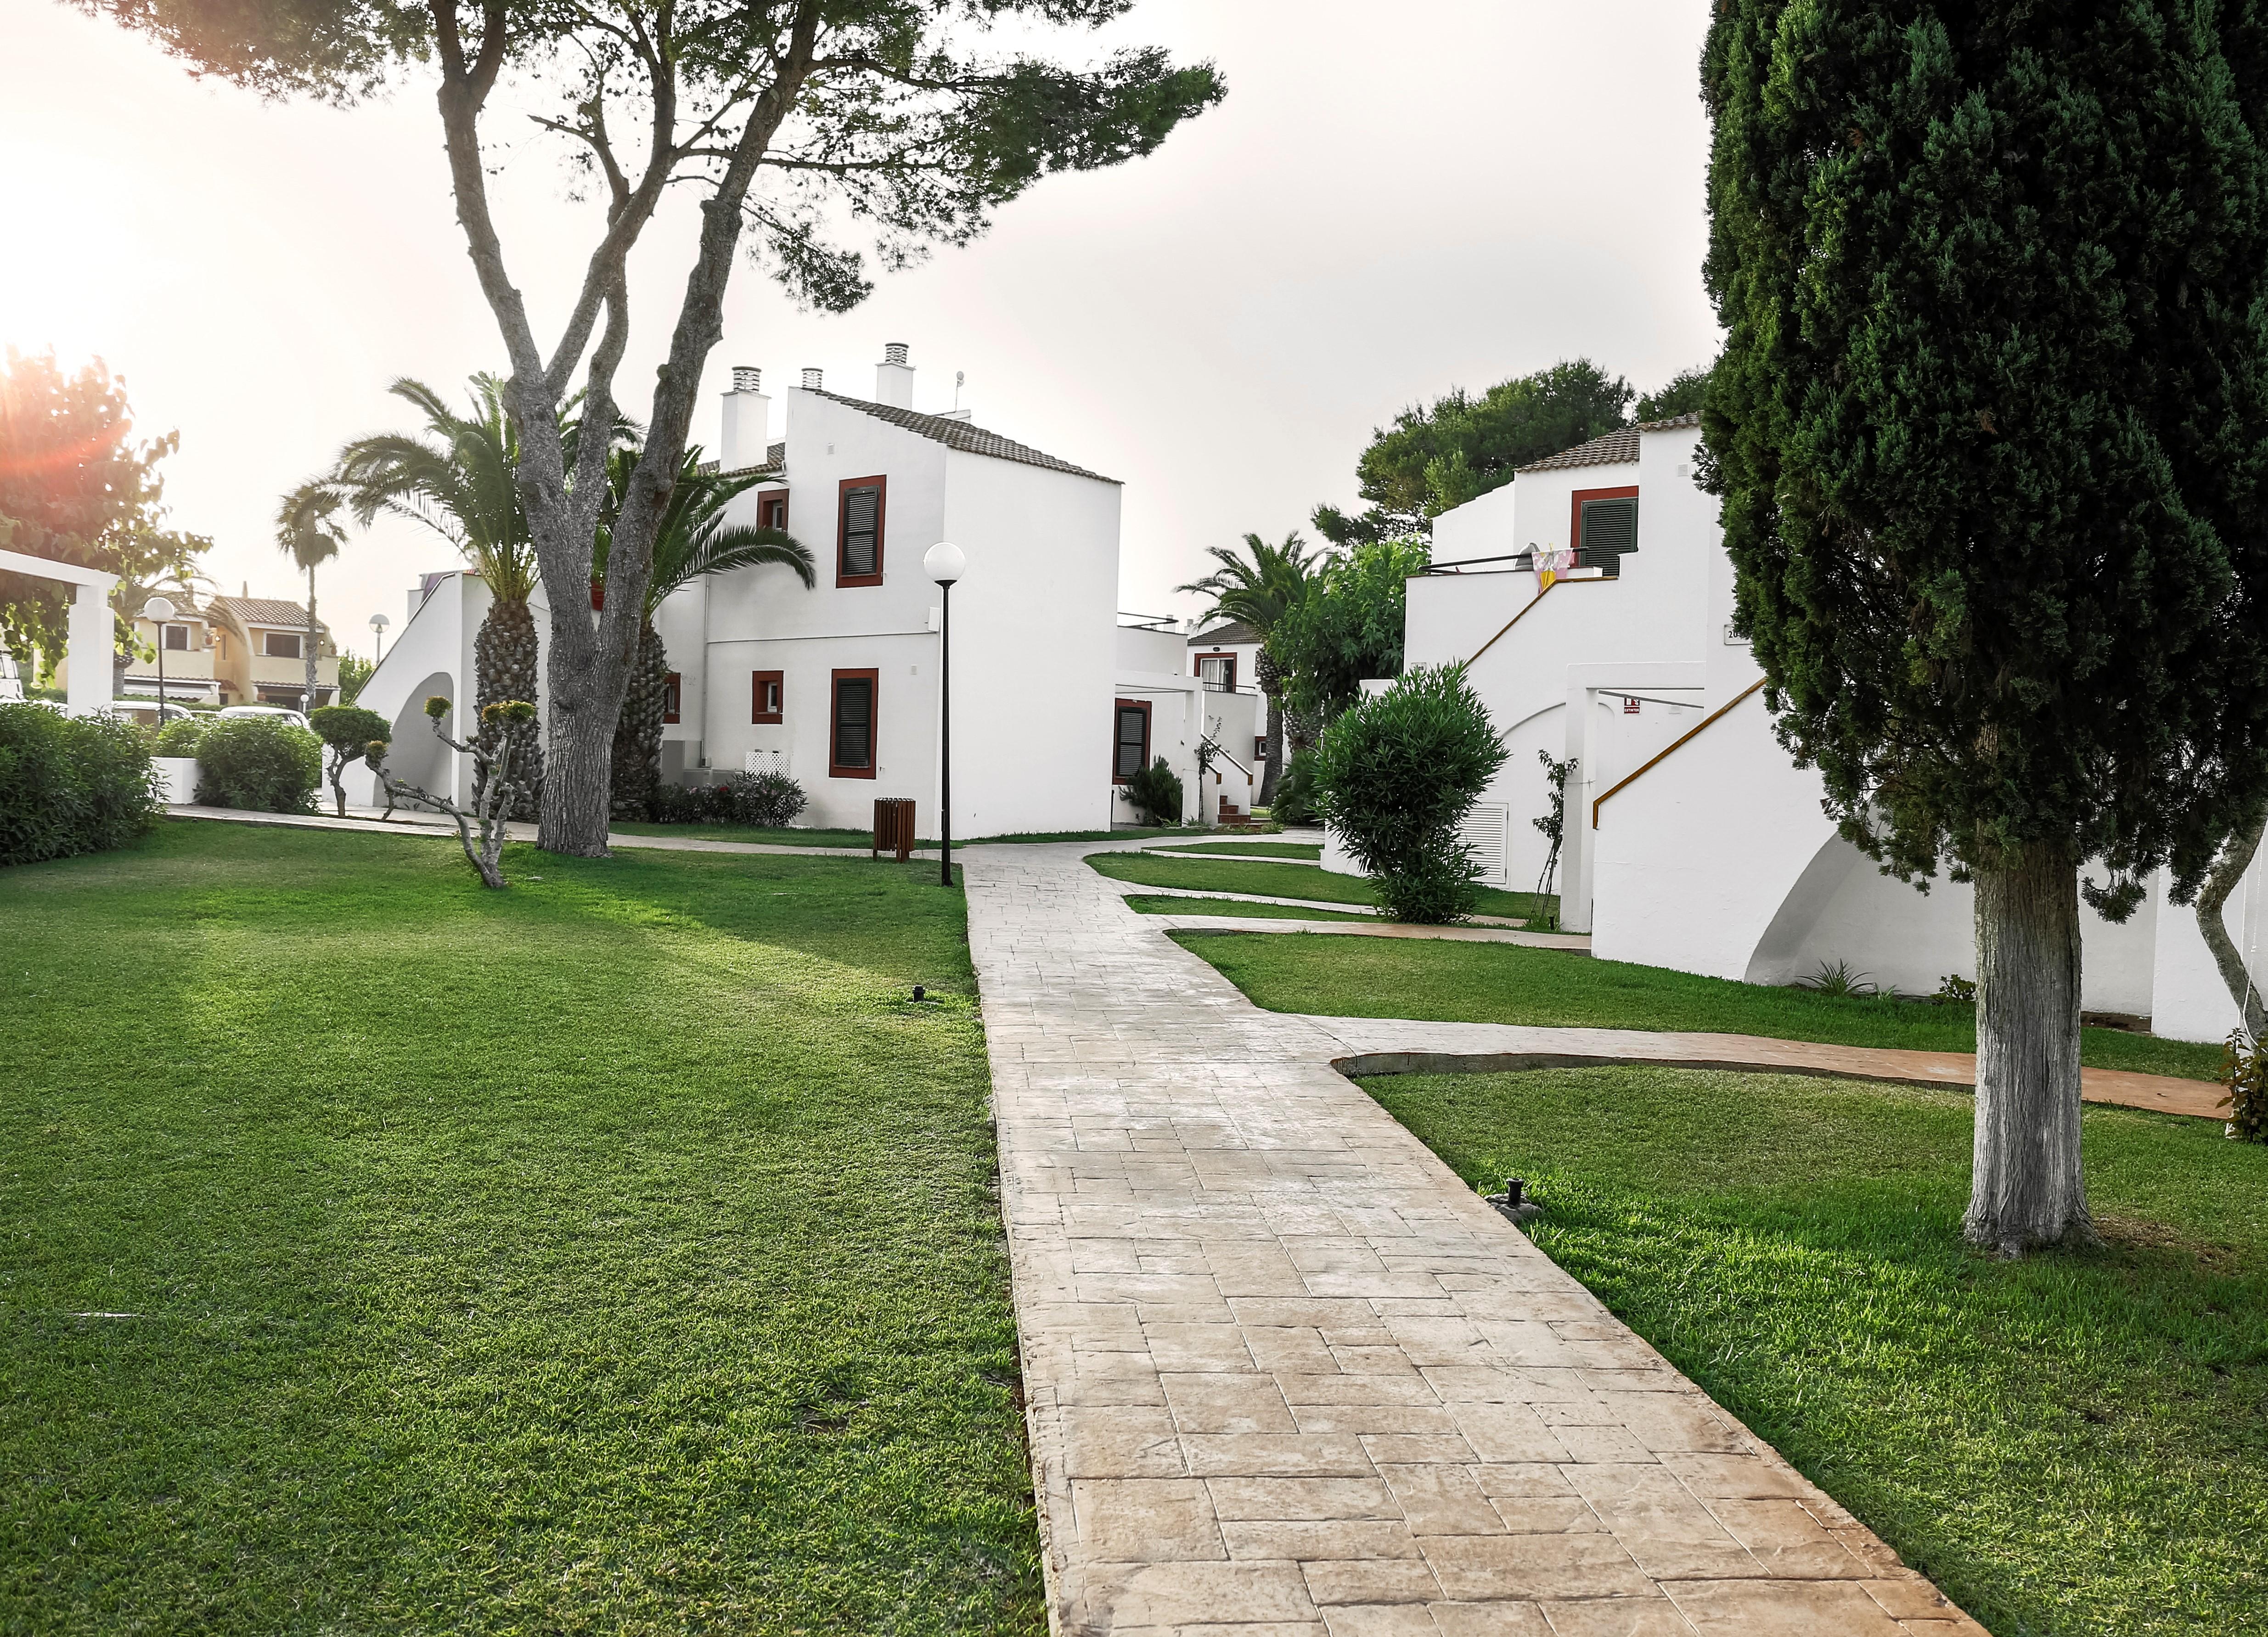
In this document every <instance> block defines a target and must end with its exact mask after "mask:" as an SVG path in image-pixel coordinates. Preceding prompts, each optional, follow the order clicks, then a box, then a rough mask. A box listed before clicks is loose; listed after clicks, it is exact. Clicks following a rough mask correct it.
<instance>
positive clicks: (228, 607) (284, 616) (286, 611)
mask: <svg viewBox="0 0 2268 1637" xmlns="http://www.w3.org/2000/svg"><path fill="white" fill-rule="evenodd" d="M205 610H206V612H208V613H210V614H217V615H219V616H220V617H221V618H223V619H225V620H226V621H227V622H228V623H230V624H232V625H237V626H246V625H273V626H276V627H278V628H279V629H281V630H306V629H307V610H306V608H302V607H301V606H300V605H299V604H298V603H296V602H285V601H282V600H281V599H280V598H276V597H214V598H212V599H210V601H207V602H206V604H205ZM315 629H316V630H318V631H320V632H321V633H322V634H323V635H325V636H328V635H329V634H330V627H329V626H328V625H326V624H324V623H323V622H322V621H320V620H317V621H316V622H315Z"/></svg>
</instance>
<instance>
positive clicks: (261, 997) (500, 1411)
mask: <svg viewBox="0 0 2268 1637" xmlns="http://www.w3.org/2000/svg"><path fill="white" fill-rule="evenodd" d="M506 868H507V870H508V871H509V872H510V873H511V874H512V876H513V878H514V885H513V886H512V888H511V889H510V890H508V891H505V892H502V893H485V892H482V890H481V889H479V887H478V886H477V884H476V882H475V879H474V877H473V875H472V873H471V871H470V870H469V869H468V868H467V866H466V865H465V861H464V859H463V857H462V856H461V854H460V852H459V851H458V849H457V848H456V847H455V846H454V845H453V844H442V843H439V842H437V841H434V840H431V839H430V838H423V837H417V838H410V837H405V838H402V839H399V840H397V839H394V838H393V837H377V836H370V835H359V834H355V835H345V834H326V833H322V832H318V831H302V830H283V829H269V828H260V829H254V828H248V827H247V828H239V827H238V826H234V825H226V824H211V823H203V824H200V823H192V822H173V823H168V824H166V825H165V826H163V827H162V828H161V829H160V830H159V831H158V833H157V834H156V835H155V836H154V837H151V839H150V840H149V841H148V842H147V843H146V844H144V845H143V846H142V847H140V848H139V849H136V850H135V851H132V852H124V853H111V854H107V855H100V856H96V857H92V858H85V859H71V860H68V861H65V862H62V863H57V864H51V865H40V866H28V867H24V868H19V869H13V870H8V871H4V872H0V925H5V926H6V927H7V929H8V932H9V934H10V935H9V938H8V940H7V948H8V957H7V958H6V960H5V962H4V970H0V1006H4V1008H5V1014H6V1017H7V1019H8V1022H7V1026H6V1040H7V1053H6V1055H7V1062H8V1072H7V1074H6V1077H5V1080H4V1086H5V1092H4V1096H0V1309H4V1324H5V1329H4V1332H0V1383H4V1391H0V1518H4V1520H5V1523H6V1528H5V1530H4V1531H0V1631H6V1632H26V1633H28V1632H34V1631H36V1632H42V1633H48V1632H58V1633H60V1632H71V1633H112V1632H126V1631H148V1632H189V1631H195V1632H199V1633H271V1632H306V1633H315V1632H349V1631H353V1632H365V1631H401V1632H411V1631H421V1632H422V1631H448V1632H452V1633H538V1632H541V1633H630V1632H638V1633H649V1632H654V1633H658V1632H673V1633H674V1632H691V1631H727V1630H729V1631H733V1632H749V1633H878V1632H890V1633H1040V1632H1041V1631H1042V1630H1043V1629H1044V1619H1043V1615H1042V1599H1041V1588H1040V1574H1039V1567H1038V1562H1037V1538H1036V1535H1035V1525H1034V1521H1033V1515H1032V1510H1031V1504H1032V1503H1031V1493H1030V1478H1029V1468H1028V1464H1027V1456H1026V1453H1025V1450H1024V1448H1023V1445H1022V1442H1021V1436H1020V1412H1019V1387H1018V1375H1017V1361H1016V1341H1015V1331H1014V1325H1013V1319H1012V1316H1011V1314H1010V1310H1009V1305H1008V1291H1007V1262H1006V1256H1005V1249H1004V1243H1003V1238H1002V1234H1001V1228H1000V1222H999V1215H998V1206H997V1203H996V1200H995V1197H994V1192H993V1183H992V1177H993V1171H994V1165H995V1161H994V1154H993V1148H992V1143H991V1138H990V1127H989V1125H988V1122H987V1117H986V1111H985V1098H986V1094H987V1088H988V1076H987V1072H986V1066H985V1058H984V1054H983V1038H982V1034H981V1030H980V1027H979V1021H978V1017H977V1012H976V1005H975V1002H974V999H973V977H972V974H971V971H970V969H969V966H968V956H967V952H966V945H965V940H964V937H963V932H962V915H961V896H960V895H959V894H958V893H954V892H947V891H945V890H943V889H939V887H938V886H936V885H935V884H934V882H933V881H929V880H928V879H927V877H926V876H924V875H921V874H917V872H916V871H914V870H909V869H906V868H903V867H899V866H881V867H877V866H873V865H870V864H868V863H866V862H865V861H864V860H858V861H850V860H837V859H797V858H788V857H745V856H744V857H732V856H717V855H702V854H682V853H661V852H626V853H624V854H622V855H621V856H619V857H617V858H615V859H607V860H574V859H560V858H554V857H551V856H549V855H546V854H541V853H537V852H534V851H533V850H531V849H527V848H524V847H517V846H515V847H513V848H512V849H510V850H509V851H508V852H507V853H506ZM917 982H918V983H922V984H927V985H929V986H930V987H931V988H932V990H933V991H934V992H938V993H939V994H941V995H942V996H943V997H944V999H943V1003H942V1004H940V1005H936V1006H916V1005H914V1004H912V1003H911V1001H910V1000H909V994H910V991H911V987H912V985H913V984H915V983H917Z"/></svg>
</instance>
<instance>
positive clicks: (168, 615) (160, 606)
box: [142, 596, 180, 734]
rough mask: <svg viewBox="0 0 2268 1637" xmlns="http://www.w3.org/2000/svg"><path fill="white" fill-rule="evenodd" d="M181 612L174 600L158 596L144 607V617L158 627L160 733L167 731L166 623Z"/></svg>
mask: <svg viewBox="0 0 2268 1637" xmlns="http://www.w3.org/2000/svg"><path fill="white" fill-rule="evenodd" d="M179 612H180V610H179V609H178V608H174V606H173V599H172V598H171V597H167V596H156V597H152V598H151V599H150V601H147V602H145V603H144V604H143V605H142V617H143V618H144V619H145V620H151V621H153V622H155V623H156V624H157V627H158V732H159V733H161V734H162V733H164V732H165V731H166V621H167V620H170V619H172V618H173V616H174V615H175V614H177V613H179Z"/></svg>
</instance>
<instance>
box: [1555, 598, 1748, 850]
mask: <svg viewBox="0 0 2268 1637" xmlns="http://www.w3.org/2000/svg"><path fill="white" fill-rule="evenodd" d="M1528 607H1529V608H1534V607H1535V604H1534V603H1530V604H1528ZM1521 611H1522V612H1523V613H1524V612H1526V610H1525V609H1523V610H1521ZM1763 686H1764V678H1763V677H1761V676H1759V677H1757V678H1756V681H1754V682H1750V683H1749V685H1748V686H1747V687H1746V688H1743V689H1741V691H1740V692H1738V693H1736V694H1734V696H1733V697H1731V698H1730V699H1728V700H1727V701H1726V702H1725V703H1724V704H1721V705H1719V706H1718V708H1717V709H1715V710H1714V711H1712V712H1710V713H1709V714H1708V715H1706V716H1705V717H1703V718H1702V719H1701V720H1700V722H1699V724H1698V725H1697V726H1695V727H1694V729H1693V730H1692V732H1691V733H1686V734H1679V735H1678V736H1677V737H1676V738H1675V739H1673V740H1671V741H1669V743H1668V744H1667V745H1665V746H1663V747H1662V749H1661V754H1660V755H1658V756H1655V757H1654V758H1653V761H1651V762H1648V763H1646V765H1645V766H1644V767H1641V768H1639V769H1638V771H1637V772H1635V773H1632V774H1631V776H1630V777H1629V778H1624V779H1622V780H1619V781H1618V782H1617V783H1616V785H1615V786H1614V788H1613V789H1611V790H1609V791H1608V792H1607V793H1606V795H1602V796H1601V797H1599V798H1598V800H1595V801H1594V802H1592V803H1591V828H1592V829H1593V830H1596V829H1598V827H1599V809H1600V808H1601V807H1604V806H1606V805H1607V796H1611V795H1613V794H1614V793H1615V792H1616V791H1618V790H1620V789H1622V788H1623V786H1624V785H1631V784H1635V783H1636V782H1637V781H1638V779H1639V778H1642V777H1644V776H1645V775H1646V773H1647V772H1648V771H1651V770H1652V769H1653V767H1654V766H1655V765H1656V764H1657V763H1661V762H1662V761H1663V760H1665V759H1666V758H1667V757H1668V756H1669V755H1670V754H1671V753H1672V752H1673V751H1675V750H1677V749H1678V748H1680V747H1682V746H1683V745H1684V744H1685V743H1686V742H1687V741H1690V740H1691V739H1693V738H1694V737H1696V736H1697V734H1701V733H1703V732H1704V731H1705V730H1706V729H1707V727H1708V726H1709V724H1710V723H1712V722H1713V721H1715V720H1716V719H1718V718H1719V717H1720V716H1722V715H1724V714H1725V713H1726V712H1728V711H1730V710H1731V709H1732V708H1733V707H1734V705H1736V704H1740V703H1741V701H1742V700H1743V699H1745V698H1747V697H1749V695H1750V694H1752V693H1754V692H1756V689H1759V688H1761V687H1763Z"/></svg>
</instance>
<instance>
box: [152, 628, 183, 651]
mask: <svg viewBox="0 0 2268 1637" xmlns="http://www.w3.org/2000/svg"><path fill="white" fill-rule="evenodd" d="M159 629H160V630H163V631H164V632H165V633H166V638H165V641H166V649H167V650H168V651H169V652H171V653H188V646H189V628H188V626H186V625H166V626H161V627H159Z"/></svg>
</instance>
